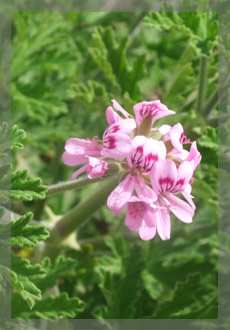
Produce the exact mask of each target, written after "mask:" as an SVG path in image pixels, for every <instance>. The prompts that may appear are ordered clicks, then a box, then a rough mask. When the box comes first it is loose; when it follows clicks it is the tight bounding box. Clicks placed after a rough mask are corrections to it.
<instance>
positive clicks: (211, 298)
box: [154, 273, 218, 319]
mask: <svg viewBox="0 0 230 330" xmlns="http://www.w3.org/2000/svg"><path fill="white" fill-rule="evenodd" d="M217 311H218V306H217V290H216V287H212V286H210V284H209V280H208V279H206V278H202V276H201V275H200V274H199V273H194V274H189V275H188V276H187V278H186V280H185V281H184V282H178V283H177V285H176V287H175V289H174V292H173V295H172V297H171V299H169V300H167V301H165V302H163V303H162V304H160V305H159V307H158V309H157V310H156V312H155V314H154V318H159V319H162V318H163V319H167V318H172V319H175V318H185V319H192V318H193V317H194V316H195V315H199V316H200V317H201V318H209V317H212V318H213V316H214V314H215V315H216V317H217Z"/></svg>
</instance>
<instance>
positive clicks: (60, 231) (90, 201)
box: [47, 175, 118, 245]
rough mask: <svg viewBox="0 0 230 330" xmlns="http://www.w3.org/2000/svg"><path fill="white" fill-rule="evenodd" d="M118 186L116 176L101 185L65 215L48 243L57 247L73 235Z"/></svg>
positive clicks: (51, 234) (55, 227) (53, 230)
mask: <svg viewBox="0 0 230 330" xmlns="http://www.w3.org/2000/svg"><path fill="white" fill-rule="evenodd" d="M117 184H118V176H117V175H116V176H114V177H112V178H111V179H110V180H107V181H106V182H104V183H103V184H101V185H100V186H99V188H98V189H97V190H96V191H95V192H93V193H92V194H91V195H90V196H89V197H88V198H87V199H85V200H83V201H82V202H80V203H79V204H78V205H76V206H75V207H74V208H73V209H72V210H70V211H69V212H67V213H66V214H65V215H63V217H62V218H61V219H60V220H59V221H58V222H57V223H56V224H55V226H54V227H53V229H52V230H51V231H50V238H49V239H48V241H47V242H48V243H51V244H52V243H53V244H55V245H56V244H57V243H60V242H61V241H63V240H64V239H65V238H67V237H68V236H69V235H70V234H72V233H73V232H74V231H75V230H76V229H77V228H78V227H79V226H80V225H81V224H82V223H83V222H84V221H85V220H87V219H88V218H89V217H90V216H91V215H92V214H93V213H94V212H96V211H97V210H99V209H100V208H101V207H102V206H103V205H104V204H105V202H106V200H107V198H108V196H109V194H110V193H111V191H112V190H113V189H114V188H115V186H116V185H117Z"/></svg>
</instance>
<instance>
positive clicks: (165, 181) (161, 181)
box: [159, 177, 174, 192]
mask: <svg viewBox="0 0 230 330" xmlns="http://www.w3.org/2000/svg"><path fill="white" fill-rule="evenodd" d="M159 185H160V186H161V192H163V191H168V190H170V189H171V188H172V187H173V185H174V181H173V179H171V178H169V177H166V178H160V179H159ZM163 185H166V187H165V188H164V187H163Z"/></svg>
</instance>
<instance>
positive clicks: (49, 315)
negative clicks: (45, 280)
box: [18, 292, 84, 320]
mask: <svg viewBox="0 0 230 330" xmlns="http://www.w3.org/2000/svg"><path fill="white" fill-rule="evenodd" d="M83 309H84V303H83V302H82V301H81V300H80V299H78V298H69V297H68V295H67V293H66V292H63V293H61V294H60V295H59V296H58V297H48V298H46V299H43V300H42V301H40V302H38V303H37V304H36V305H35V307H34V308H33V310H32V311H30V312H22V313H21V314H20V315H19V316H18V318H22V319H27V318H33V319H56V320H57V319H62V318H75V317H76V315H77V314H78V313H79V312H81V311H82V310H83Z"/></svg>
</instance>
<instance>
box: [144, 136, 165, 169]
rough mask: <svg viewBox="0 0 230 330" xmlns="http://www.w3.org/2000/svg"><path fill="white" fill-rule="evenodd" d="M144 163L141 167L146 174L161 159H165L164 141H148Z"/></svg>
mask: <svg viewBox="0 0 230 330" xmlns="http://www.w3.org/2000/svg"><path fill="white" fill-rule="evenodd" d="M143 156H144V157H143V162H142V164H141V166H142V167H143V168H144V170H145V171H146V172H148V171H150V170H151V169H152V166H153V164H154V163H155V162H156V161H158V160H159V159H165V157H166V148H165V144H164V142H162V141H156V140H153V139H147V140H146V142H145V144H144V149H143Z"/></svg>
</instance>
